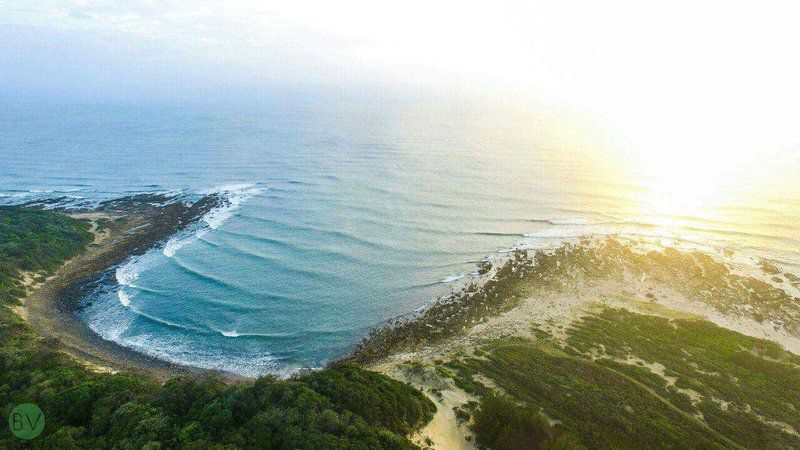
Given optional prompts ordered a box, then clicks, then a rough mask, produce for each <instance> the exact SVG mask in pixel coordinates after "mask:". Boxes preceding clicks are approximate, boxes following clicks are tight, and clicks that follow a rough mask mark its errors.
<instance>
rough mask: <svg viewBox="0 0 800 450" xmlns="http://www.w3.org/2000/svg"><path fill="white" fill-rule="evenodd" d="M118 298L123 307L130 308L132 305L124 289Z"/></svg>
mask: <svg viewBox="0 0 800 450" xmlns="http://www.w3.org/2000/svg"><path fill="white" fill-rule="evenodd" d="M117 297H119V302H120V303H122V306H130V304H131V297H130V296H129V295H128V293H127V292H125V290H124V289H120V290H119V291H117Z"/></svg>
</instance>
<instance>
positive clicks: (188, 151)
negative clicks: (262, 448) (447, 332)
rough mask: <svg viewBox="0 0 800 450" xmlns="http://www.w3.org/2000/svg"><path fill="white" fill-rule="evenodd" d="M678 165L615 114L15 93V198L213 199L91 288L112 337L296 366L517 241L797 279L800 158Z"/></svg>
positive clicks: (5, 172)
mask: <svg viewBox="0 0 800 450" xmlns="http://www.w3.org/2000/svg"><path fill="white" fill-rule="evenodd" d="M760 151H761V150H759V149H754V151H753V152H752V155H750V156H755V157H756V158H755V159H756V160H757V161H758V164H757V165H754V164H751V162H750V160H748V161H741V162H740V163H738V164H737V163H736V161H731V158H726V157H725V155H724V152H722V153H720V155H721V156H719V158H718V161H717V163H718V167H717V163H715V161H713V160H712V161H710V162H709V159H708V158H703V159H701V160H698V161H694V160H692V159H691V158H686V157H685V155H684V156H681V159H679V160H677V161H672V162H671V165H670V167H669V169H670V170H665V168H664V167H662V166H663V161H664V160H663V158H662V159H659V160H658V161H657V162H656V163H654V162H653V161H652V160H648V158H642V157H639V156H641V152H639V153H637V151H636V150H630V149H628V148H627V147H626V145H625V143H624V139H620V138H619V136H617V135H616V134H614V133H611V132H608V131H607V130H606V129H605V128H604V125H603V123H602V122H601V121H594V120H590V119H588V118H586V117H585V116H581V115H577V114H570V113H567V112H564V111H561V110H554V109H552V108H550V109H548V108H541V109H538V110H537V109H536V108H535V107H526V108H521V107H518V106H517V107H509V106H507V105H492V104H486V103H485V102H467V101H463V100H461V101H459V100H449V101H444V100H441V99H439V100H422V99H415V100H392V99H383V100H364V99H360V100H353V99H351V100H337V101H332V100H329V101H322V100H321V101H315V102H298V103H297V104H294V103H292V102H291V101H286V100H285V99H284V100H281V101H269V100H264V101H259V102H257V101H255V100H253V101H248V102H239V103H236V102H223V101H220V102H215V103H210V102H209V103H183V104H166V103H150V104H138V103H95V104H85V103H75V104H69V103H55V102H52V103H47V102H40V103H24V104H12V103H7V104H2V105H0V203H6V204H13V203H23V202H26V201H30V200H33V199H41V198H52V197H61V196H65V197H68V198H70V199H71V200H70V201H73V202H74V204H92V203H96V202H99V201H101V200H103V199H109V198H115V197H119V196H123V195H128V194H132V193H140V192H166V193H175V194H181V195H187V196H192V195H199V194H203V193H210V192H219V193H220V194H221V195H223V196H225V197H226V198H228V199H229V202H228V205H227V206H226V207H224V208H220V209H218V210H215V211H212V212H211V213H210V214H209V215H207V216H206V217H204V220H203V221H202V222H201V224H200V226H199V227H198V228H194V229H192V230H189V231H187V232H184V233H182V234H180V235H178V236H174V237H172V238H171V239H170V240H169V241H168V242H166V243H164V245H162V246H160V247H159V248H155V249H153V250H151V251H150V252H148V253H146V254H144V255H142V256H139V257H135V258H132V259H129V260H128V261H126V262H124V263H123V264H122V265H120V266H119V267H118V268H116V270H115V271H114V273H113V274H111V275H112V276H109V277H108V279H107V280H106V283H104V284H103V285H102V286H101V287H100V288H98V289H97V290H96V292H94V293H93V294H92V295H91V296H90V297H89V298H87V299H85V300H86V304H87V307H86V308H85V309H84V311H83V312H82V313H81V317H82V318H83V319H84V320H85V321H86V323H87V324H88V326H89V327H90V328H91V329H92V330H94V331H95V332H97V333H98V334H99V335H100V336H101V337H103V338H104V339H108V340H112V341H114V342H117V343H119V344H120V345H123V346H126V347H130V348H132V349H134V350H137V351H140V352H143V353H147V354H150V355H153V356H156V357H159V358H162V359H165V360H169V361H173V362H178V363H183V364H189V365H193V366H197V367H202V368H212V369H219V370H224V371H229V372H233V373H237V374H242V375H248V376H253V375H261V374H266V373H275V374H279V375H288V374H290V373H292V372H294V371H296V370H297V369H301V368H315V367H321V366H323V365H324V364H325V363H327V362H329V361H331V360H333V359H335V358H337V357H340V356H342V355H345V354H346V353H347V351H348V350H349V349H351V348H352V347H353V346H354V345H355V344H356V342H358V341H359V340H360V339H361V338H362V337H363V336H365V334H366V333H368V332H369V330H371V329H372V328H374V327H376V326H380V325H381V324H383V323H385V322H386V321H387V320H388V319H390V318H393V317H397V316H401V315H404V314H408V313H411V312H413V311H415V310H417V309H419V308H421V307H424V306H425V305H426V304H428V303H429V302H431V301H432V300H433V299H435V298H436V296H437V295H440V294H443V293H447V292H449V291H451V290H453V289H457V288H458V287H459V286H461V285H462V284H463V283H465V282H467V281H468V280H469V278H470V276H471V274H473V273H474V272H475V270H476V264H477V263H478V262H479V261H481V260H484V259H486V258H493V257H498V256H502V254H503V253H504V252H507V251H509V250H510V249H512V248H514V247H516V246H520V245H522V246H526V245H527V246H534V247H535V246H537V245H539V244H542V245H543V244H545V243H552V242H553V241H554V240H558V239H561V238H565V237H571V236H581V235H587V234H592V235H597V234H600V235H614V234H620V235H625V236H632V237H637V236H638V237H642V238H647V239H655V240H657V241H658V242H661V243H663V244H664V245H673V244H674V245H677V244H679V243H680V244H692V245H697V246H700V247H703V248H709V249H715V248H716V249H720V248H726V249H731V250H734V251H737V252H740V253H743V254H746V255H751V256H752V257H753V258H767V259H769V260H771V261H773V262H774V263H775V264H777V265H779V266H781V267H784V268H786V270H791V271H794V272H795V273H798V272H800V180H799V179H798V177H797V174H798V173H800V152H798V151H797V150H796V149H795V150H784V151H782V152H777V153H775V152H772V153H770V154H769V155H770V156H769V158H758V155H759V152H760Z"/></svg>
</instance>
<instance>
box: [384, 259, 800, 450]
mask: <svg viewBox="0 0 800 450" xmlns="http://www.w3.org/2000/svg"><path fill="white" fill-rule="evenodd" d="M730 264H731V267H735V269H736V270H737V272H738V273H741V274H743V275H747V276H751V277H754V278H757V279H760V280H762V281H765V282H766V283H769V284H771V285H772V286H776V287H779V288H781V289H784V290H785V291H786V292H788V293H789V294H792V295H794V294H795V292H797V288H796V287H795V286H793V285H790V284H788V283H781V282H777V281H775V280H772V279H771V276H768V275H765V274H763V273H762V272H760V271H758V270H754V268H753V266H752V265H748V264H746V263H740V262H739V261H737V262H735V263H733V262H731V263H730ZM604 307H611V308H624V309H627V310H630V311H633V312H637V313H642V314H650V315H657V316H662V317H667V318H678V317H686V318H703V319H705V320H708V321H710V322H712V323H714V324H716V325H718V326H720V327H723V328H727V329H730V330H733V331H736V332H739V333H741V334H744V335H747V336H752V337H757V338H762V339H767V340H770V341H773V342H776V343H779V344H780V345H782V346H783V347H784V348H786V349H787V350H789V351H791V352H793V353H795V354H800V336H797V335H794V334H791V333H790V332H789V331H787V330H786V328H785V327H781V326H777V325H775V324H772V323H770V322H769V321H764V322H761V323H759V322H757V321H755V320H753V319H751V318H748V317H746V316H745V315H742V316H740V317H732V316H726V315H724V314H722V313H720V312H719V311H718V310H717V309H715V308H713V307H712V306H711V305H709V304H707V303H702V302H699V301H694V300H691V299H689V298H687V297H686V295H684V294H682V293H680V292H677V291H676V290H674V289H670V288H669V287H667V286H664V285H662V284H660V283H657V282H654V281H653V280H649V279H637V278H634V277H630V276H628V277H626V279H625V280H624V281H622V282H617V281H611V280H607V279H603V280H581V281H580V282H578V283H574V284H571V285H569V287H563V288H560V289H543V288H540V289H538V290H534V291H533V292H532V293H531V294H530V295H528V296H527V297H526V298H525V299H523V300H522V302H521V303H520V305H519V306H517V307H515V308H514V309H512V310H509V311H507V312H505V313H502V314H500V315H498V316H495V317H489V318H486V319H485V320H484V321H483V322H482V323H479V324H478V325H476V326H474V327H472V328H471V329H469V330H468V331H467V332H466V333H462V334H456V335H454V336H452V337H450V338H447V339H444V340H441V341H438V342H436V343H434V344H433V345H428V346H426V347H424V348H421V349H419V350H417V351H414V352H407V353H402V354H396V355H391V356H389V357H388V358H385V359H384V360H383V361H380V362H378V363H376V364H373V365H372V366H371V368H372V369H374V370H377V371H380V372H382V373H384V374H386V375H388V376H390V377H393V378H395V379H398V380H401V381H404V382H409V383H411V384H412V385H413V386H415V387H417V388H418V389H420V390H422V391H423V392H426V394H428V395H429V397H430V398H431V399H432V400H434V401H435V402H436V404H437V407H438V408H439V410H438V411H437V413H436V416H435V418H434V421H433V422H432V423H431V424H430V425H429V426H428V427H426V428H425V429H423V430H422V431H421V432H420V434H419V439H420V441H419V442H423V441H422V439H424V437H429V438H430V439H431V440H432V441H433V445H432V448H434V449H461V448H463V449H466V448H474V447H473V443H472V442H468V441H467V440H466V439H465V437H466V436H469V435H470V431H469V428H468V424H459V423H457V420H456V417H455V414H453V412H452V407H453V406H460V405H461V404H463V403H465V402H467V401H468V400H470V397H469V396H468V395H467V394H466V393H464V392H463V391H460V390H459V389H458V388H456V387H455V386H453V385H452V383H451V380H449V379H443V378H442V377H439V376H437V375H436V373H435V371H433V370H432V369H431V370H430V371H429V372H430V374H429V376H426V377H420V376H409V375H408V374H409V371H408V369H407V368H408V367H409V366H408V364H409V363H418V364H421V365H425V366H427V367H431V366H433V365H435V361H437V360H445V361H446V360H448V359H452V358H453V357H455V355H456V354H457V353H460V352H463V353H465V354H467V355H473V356H474V349H475V348H476V347H477V346H478V345H480V343H482V342H486V341H487V340H494V339H498V338H503V337H511V336H517V337H523V338H532V337H533V329H532V325H536V326H537V327H538V328H540V329H542V330H545V331H547V332H549V333H551V334H552V335H553V336H554V337H555V338H556V339H558V340H562V341H563V340H564V339H566V337H567V333H566V332H567V330H568V329H569V327H570V326H571V325H572V324H573V322H574V321H575V320H576V319H579V318H581V317H584V316H586V315H588V314H591V313H593V312H596V311H599V310H600V309H601V308H604ZM597 357H604V355H597ZM618 362H621V363H628V364H635V365H639V366H643V367H646V368H648V369H649V370H650V371H651V372H653V373H654V374H656V375H658V376H661V377H662V378H664V380H665V382H666V383H667V384H675V382H676V381H677V379H675V378H673V377H668V376H667V375H666V374H665V373H664V367H663V366H661V365H660V364H658V363H647V362H644V361H640V360H637V358H634V357H631V358H629V359H628V360H620V361H618ZM475 381H478V382H480V383H482V384H484V385H485V386H487V387H490V388H495V387H496V386H493V385H492V382H491V380H488V379H476V380H475ZM443 383H444V385H443ZM448 383H450V384H449V385H448ZM431 389H443V391H442V392H443V393H444V396H443V398H442V399H437V398H435V397H434V396H432V395H430V394H429V393H430V390H431ZM684 394H686V395H687V396H688V397H689V398H690V400H691V401H693V402H696V401H699V400H700V398H698V396H699V394H698V393H697V392H695V391H691V390H689V389H686V390H685V392H684ZM777 425H780V426H784V427H785V426H787V425H786V424H777ZM777 425H776V426H777ZM791 431H792V432H795V430H791ZM473 442H474V440H473Z"/></svg>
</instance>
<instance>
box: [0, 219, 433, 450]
mask: <svg viewBox="0 0 800 450" xmlns="http://www.w3.org/2000/svg"><path fill="white" fill-rule="evenodd" d="M87 228H88V227H87V226H86V224H85V223H83V222H80V221H76V220H73V219H70V218H69V217H66V216H64V215H61V214H58V213H52V212H46V211H32V210H25V209H20V208H1V209H0V274H2V275H5V276H7V278H2V279H0V281H1V282H5V281H6V280H12V283H11V284H8V285H6V284H4V285H3V286H4V288H3V289H4V290H3V291H2V292H3V295H4V297H3V300H8V301H14V300H16V298H17V297H18V296H19V295H22V293H23V292H22V290H21V289H19V286H18V284H15V283H16V280H17V279H18V277H19V270H20V269H24V270H33V271H40V270H44V271H50V270H53V269H55V268H56V267H58V265H59V264H60V263H61V262H63V260H64V259H66V258H68V257H70V256H72V255H74V254H75V253H77V252H79V251H80V250H81V249H82V248H83V247H84V246H85V245H86V243H87V242H89V236H88V232H87ZM9 286H10V287H9ZM58 346H59V344H58V342H57V341H53V340H45V339H42V338H40V337H39V336H37V335H36V333H35V332H34V331H33V330H32V329H31V328H30V327H29V326H28V325H27V324H26V323H24V322H23V321H22V320H21V319H20V318H19V317H17V316H16V315H14V314H12V313H11V311H10V310H9V308H8V307H6V306H2V305H0V408H2V416H3V417H7V416H8V414H9V413H10V412H11V409H13V408H14V406H16V405H17V404H19V403H23V402H31V403H36V404H37V405H39V407H40V408H41V409H42V411H43V412H44V414H45V418H46V425H45V429H44V432H43V433H42V435H41V436H39V437H37V438H35V439H34V440H33V441H30V442H29V443H25V442H24V441H21V440H19V439H17V438H16V437H14V436H12V435H11V433H10V432H9V431H8V428H6V427H3V429H4V430H5V431H4V432H3V433H2V434H0V448H30V447H32V448H60V449H73V448H75V449H77V448H81V449H83V448H119V449H140V448H146V449H158V448H197V449H208V448H308V449H327V448H342V449H344V448H348V449H381V448H383V449H409V448H414V447H415V446H414V445H413V444H412V443H411V442H410V441H409V440H408V439H407V438H406V437H405V436H404V435H405V434H406V433H408V432H410V431H412V430H414V429H416V428H418V427H419V426H421V425H423V424H425V423H427V422H428V421H429V420H430V419H431V418H432V417H433V412H434V411H435V406H434V405H433V403H432V402H431V401H430V400H428V399H427V398H426V397H425V396H424V395H422V393H420V392H419V391H417V390H415V389H413V388H412V387H411V386H409V385H406V384H402V383H400V382H397V381H394V380H392V379H390V378H388V377H386V376H383V375H380V374H377V373H373V372H369V371H366V370H363V369H361V368H359V367H357V366H355V365H353V364H347V363H341V364H336V365H333V366H332V367H330V368H328V369H325V370H321V371H317V372H314V373H311V374H309V375H306V376H303V377H298V378H297V379H292V380H276V379H274V378H272V377H263V378H260V379H258V380H256V381H255V382H253V383H249V384H232V385H228V384H225V383H224V382H223V381H222V380H221V379H220V378H219V377H218V376H215V375H211V374H209V375H204V376H197V377H183V378H174V379H171V380H169V381H168V382H167V383H165V384H163V385H162V384H160V383H158V382H157V381H156V380H154V379H152V378H150V377H148V376H143V375H141V374H132V373H118V374H113V375H112V374H96V373H92V372H88V371H87V370H85V369H84V368H83V367H82V366H80V365H79V364H78V363H77V362H75V361H74V360H73V359H71V358H70V357H69V356H67V355H66V354H64V353H63V352H60V351H58Z"/></svg>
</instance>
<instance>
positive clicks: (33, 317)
mask: <svg viewBox="0 0 800 450" xmlns="http://www.w3.org/2000/svg"><path fill="white" fill-rule="evenodd" d="M150 200H152V199H150V198H141V199H137V198H135V197H132V198H130V199H124V200H122V201H115V202H114V203H113V204H108V205H105V206H104V207H103V208H102V209H101V210H100V211H93V212H82V213H76V214H72V215H73V217H75V218H79V219H84V220H89V221H90V222H91V223H92V228H91V231H92V233H93V235H94V242H93V243H92V244H90V245H89V247H88V248H87V250H86V251H85V252H84V253H82V254H80V255H78V256H76V257H74V258H72V259H70V260H68V261H67V262H66V263H64V264H63V265H62V266H61V267H60V268H59V269H58V270H57V271H56V272H55V273H54V274H52V275H51V276H50V277H48V278H47V279H46V280H44V281H43V282H41V283H36V282H34V281H33V280H31V283H30V285H29V288H30V289H31V292H30V294H29V295H28V296H27V297H26V298H25V299H24V300H23V303H22V305H20V306H17V307H15V308H14V311H15V312H16V313H17V314H18V315H19V316H21V317H22V318H24V319H25V320H26V321H28V322H29V323H30V324H31V325H33V326H34V327H35V328H36V329H37V331H39V332H40V333H41V334H42V335H43V336H45V337H46V338H51V339H55V340H57V341H58V342H60V344H61V345H63V347H64V350H66V351H67V352H68V353H69V354H71V355H73V356H74V357H76V358H77V359H78V360H80V361H83V362H85V363H86V365H87V366H88V367H89V368H90V369H91V370H95V371H101V372H115V371H120V370H126V371H142V372H147V373H149V374H152V375H153V376H155V377H156V378H158V379H161V380H166V379H168V378H170V377H172V376H175V375H179V374H187V373H196V372H200V371H201V370H200V369H197V368H192V367H188V366H182V365H177V364H173V363H170V362H167V361H163V360H160V359H158V358H154V357H151V356H148V355H145V354H142V353H139V352H136V351H134V350H131V349H128V348H126V347H123V346H120V345H118V344H116V343H114V342H111V341H107V340H105V339H102V338H101V337H100V336H98V335H97V334H95V333H94V332H93V331H92V330H91V329H89V327H88V326H87V325H86V323H85V322H84V321H82V320H81V319H80V318H79V317H78V315H77V314H76V313H77V312H78V311H79V310H80V307H81V306H80V301H81V299H82V298H83V288H84V287H85V286H86V285H88V284H90V283H91V282H92V281H94V280H96V279H97V278H98V277H100V276H101V275H102V274H104V273H105V272H106V271H108V270H110V269H112V268H113V267H115V266H117V265H118V264H120V263H121V262H123V261H124V260H125V259H126V258H128V257H129V256H132V255H136V254H141V253H143V252H145V251H147V250H148V249H150V248H151V247H153V246H154V245H157V244H158V243H159V242H161V241H163V240H164V239H165V238H167V237H168V236H171V235H172V234H174V233H176V232H178V231H180V230H181V229H183V228H185V227H187V226H189V225H190V224H192V223H193V222H194V221H196V220H197V219H198V218H199V217H201V216H202V215H203V214H204V213H206V212H207V211H208V210H210V209H211V208H213V207H214V206H215V205H217V204H218V202H219V200H218V199H217V198H216V197H206V198H204V199H202V200H199V201H197V202H195V203H194V204H192V205H191V206H189V205H185V204H183V203H180V202H168V203H165V204H163V205H152V204H151V203H152V202H150ZM100 221H102V222H103V226H102V227H101V226H100V225H99V224H100ZM100 228H102V229H100ZM225 376H226V377H228V378H231V376H228V375H227V374H225Z"/></svg>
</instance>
